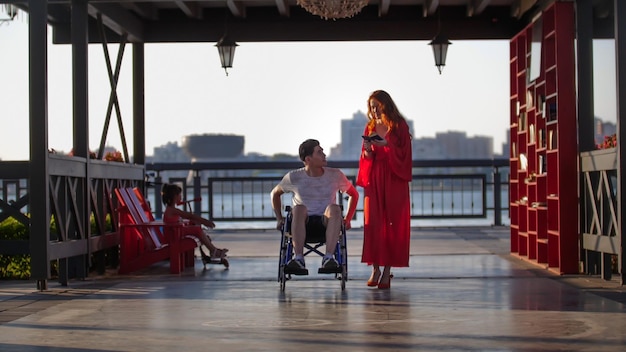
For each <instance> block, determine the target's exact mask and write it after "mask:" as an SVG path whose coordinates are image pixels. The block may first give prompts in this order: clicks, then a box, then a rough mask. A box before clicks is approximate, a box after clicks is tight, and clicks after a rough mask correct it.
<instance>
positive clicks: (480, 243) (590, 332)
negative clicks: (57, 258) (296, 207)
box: [0, 227, 626, 352]
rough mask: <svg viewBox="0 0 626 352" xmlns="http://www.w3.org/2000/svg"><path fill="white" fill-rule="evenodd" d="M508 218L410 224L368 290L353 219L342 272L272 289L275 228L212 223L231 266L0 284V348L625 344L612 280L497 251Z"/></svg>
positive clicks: (592, 347)
mask: <svg viewBox="0 0 626 352" xmlns="http://www.w3.org/2000/svg"><path fill="white" fill-rule="evenodd" d="M508 231H509V230H508V228H506V227H503V228H488V227H480V228H449V229H414V230H413V233H412V242H411V262H410V267H409V268H396V269H394V270H393V272H394V276H395V277H394V279H393V281H392V287H391V289H390V290H378V289H376V288H368V287H366V285H365V281H366V279H367V277H368V276H369V270H370V269H369V268H368V267H367V266H366V265H364V264H361V263H360V246H361V242H360V236H361V231H360V230H359V229H355V230H351V231H350V232H349V233H348V244H349V248H348V250H349V251H348V252H349V254H350V259H349V274H350V280H349V281H348V282H347V287H346V290H345V291H342V290H341V285H340V281H338V280H335V279H333V278H332V277H331V276H327V275H318V274H317V270H311V269H315V268H317V266H318V265H320V263H321V259H320V258H319V257H307V259H308V260H307V266H308V267H309V269H310V272H311V275H309V276H307V277H294V278H293V279H292V280H290V281H288V282H287V287H286V290H285V292H281V291H280V289H279V284H278V282H277V281H276V278H277V254H278V241H279V240H278V235H277V234H276V232H272V231H267V232H262V231H254V232H216V233H215V234H214V236H213V237H214V240H215V242H216V243H217V244H218V245H221V246H226V247H228V248H230V252H229V254H230V256H231V268H230V269H229V270H224V268H223V267H222V266H217V265H213V266H209V267H207V269H206V270H203V268H202V265H201V264H200V262H199V261H198V262H197V264H196V267H195V268H194V269H188V270H187V271H186V272H184V273H183V274H181V275H169V274H167V265H166V264H163V265H160V264H159V265H155V266H153V267H151V268H150V269H148V270H145V271H142V272H139V273H135V274H133V275H129V276H123V277H121V276H117V275H115V274H108V275H105V276H102V277H90V278H88V279H87V280H84V281H77V282H71V283H70V285H69V287H63V286H59V285H58V284H55V283H53V282H50V283H49V290H48V291H45V292H37V291H36V290H35V289H34V284H33V283H24V282H0V351H185V352H186V351H330V350H333V351H555V350H558V351H624V350H626V330H624V327H625V326H626V314H625V313H626V306H625V305H624V302H626V298H625V297H626V296H625V293H624V289H623V288H622V287H621V286H619V283H617V282H615V281H602V280H600V279H598V278H591V277H585V276H568V277H558V276H554V275H553V274H551V273H549V272H547V271H545V270H543V269H540V268H538V267H536V266H534V265H532V264H529V263H527V262H524V261H522V260H520V259H518V258H515V257H513V256H510V255H509V254H508V235H509V232H508Z"/></svg>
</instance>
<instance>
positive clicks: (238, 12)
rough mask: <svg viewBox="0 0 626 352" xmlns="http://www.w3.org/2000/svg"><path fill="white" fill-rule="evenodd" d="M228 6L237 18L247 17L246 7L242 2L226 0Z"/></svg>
mask: <svg viewBox="0 0 626 352" xmlns="http://www.w3.org/2000/svg"><path fill="white" fill-rule="evenodd" d="M226 6H228V9H229V10H230V13H232V14H233V16H235V17H239V18H245V17H246V6H245V5H244V4H243V2H241V1H235V0H226Z"/></svg>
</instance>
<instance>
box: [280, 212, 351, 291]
mask: <svg viewBox="0 0 626 352" xmlns="http://www.w3.org/2000/svg"><path fill="white" fill-rule="evenodd" d="M285 212H286V216H285V223H284V224H283V226H282V228H281V231H280V232H281V239H280V253H279V260H278V282H280V290H281V291H285V286H286V283H287V280H290V279H291V277H292V275H308V274H302V273H297V272H293V271H291V270H290V269H289V268H288V267H287V263H289V261H290V260H291V259H293V257H294V245H293V238H292V236H291V218H292V214H291V207H290V206H286V207H285ZM342 212H343V207H342ZM325 245H326V228H325V227H324V226H323V225H321V223H313V224H311V225H309V224H307V227H306V240H305V243H304V257H305V258H306V256H307V255H308V254H311V253H315V254H318V255H319V256H320V257H323V256H324V254H325V253H323V252H322V251H320V250H319V248H320V247H322V246H325ZM324 248H325V247H324ZM335 260H337V263H338V264H339V265H338V266H337V269H336V270H325V269H322V268H320V269H319V270H318V274H334V275H335V278H336V279H338V280H341V290H342V291H343V290H345V289H346V281H348V251H347V244H346V229H345V225H344V224H343V223H342V224H341V233H340V235H339V239H338V240H337V245H336V246H335Z"/></svg>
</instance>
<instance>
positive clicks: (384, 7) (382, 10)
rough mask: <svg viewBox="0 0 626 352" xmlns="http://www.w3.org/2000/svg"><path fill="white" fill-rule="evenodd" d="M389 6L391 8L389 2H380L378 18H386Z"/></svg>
mask: <svg viewBox="0 0 626 352" xmlns="http://www.w3.org/2000/svg"><path fill="white" fill-rule="evenodd" d="M389 6H391V0H380V5H379V6H378V17H383V16H387V13H389Z"/></svg>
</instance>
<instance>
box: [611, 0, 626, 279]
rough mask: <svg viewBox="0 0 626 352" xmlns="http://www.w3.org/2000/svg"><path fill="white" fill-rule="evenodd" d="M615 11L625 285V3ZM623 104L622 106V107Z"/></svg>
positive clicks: (620, 1)
mask: <svg viewBox="0 0 626 352" xmlns="http://www.w3.org/2000/svg"><path fill="white" fill-rule="evenodd" d="M614 6H615V8H614V10H615V12H614V13H615V15H614V18H615V64H616V76H617V77H616V80H617V143H618V148H617V163H618V169H617V192H618V198H617V202H618V204H617V209H618V212H619V214H618V217H617V219H618V221H619V231H620V237H621V239H620V243H621V248H620V251H621V258H622V263H621V267H622V270H621V272H622V275H621V283H622V285H624V283H626V273H624V269H625V268H626V258H625V257H624V254H625V253H624V245H625V243H626V235H625V234H624V220H623V217H624V215H626V189H625V188H624V185H626V169H625V167H626V155H625V152H626V63H624V62H622V61H623V60H626V57H622V56H624V55H625V54H626V2H625V1H623V0H615V1H614ZM622 102H624V105H622Z"/></svg>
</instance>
